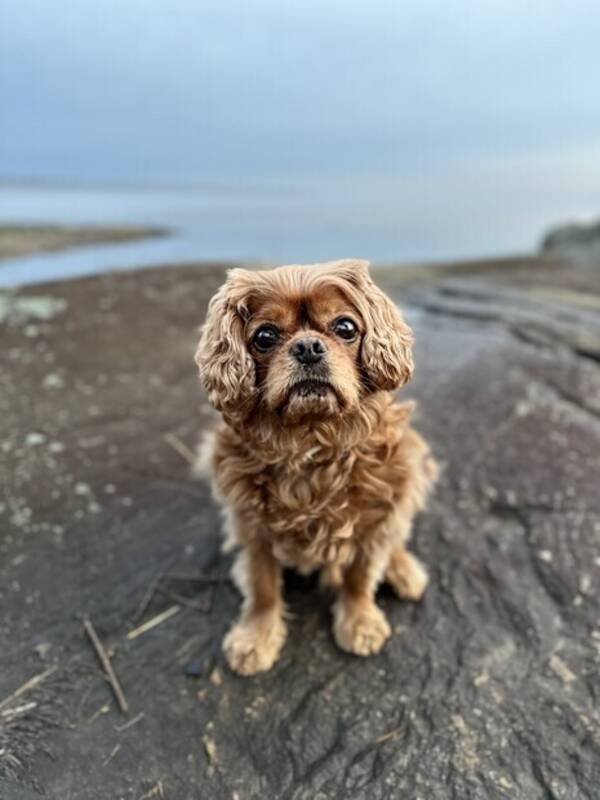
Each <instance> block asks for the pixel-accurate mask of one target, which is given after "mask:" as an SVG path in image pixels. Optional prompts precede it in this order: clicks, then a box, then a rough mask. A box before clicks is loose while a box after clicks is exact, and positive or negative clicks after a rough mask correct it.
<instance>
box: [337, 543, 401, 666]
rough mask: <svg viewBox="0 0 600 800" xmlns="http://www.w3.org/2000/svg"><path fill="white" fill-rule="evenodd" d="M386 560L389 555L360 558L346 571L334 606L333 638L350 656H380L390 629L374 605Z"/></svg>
mask: <svg viewBox="0 0 600 800" xmlns="http://www.w3.org/2000/svg"><path fill="white" fill-rule="evenodd" d="M386 561H387V553H383V552H382V553H378V554H376V555H370V556H368V555H367V554H366V553H360V554H359V555H357V557H356V558H355V560H354V561H353V563H352V564H351V565H350V567H349V568H348V569H347V570H346V571H345V572H344V575H343V579H342V586H341V588H340V590H339V593H338V596H337V599H336V601H335V604H334V606H333V635H334V637H335V640H336V642H337V643H338V645H339V646H340V647H341V648H342V650H346V651H348V652H349V653H355V654H356V655H357V656H368V655H371V654H372V653H378V652H379V651H380V650H381V648H382V647H383V645H384V644H385V641H386V639H387V638H388V637H389V636H390V634H391V629H390V626H389V623H388V621H387V619H386V618H385V615H384V613H383V611H382V610H381V609H380V608H379V607H378V606H377V605H376V603H375V591H376V589H377V584H378V583H379V580H380V578H381V574H382V572H383V569H384V567H385V563H386Z"/></svg>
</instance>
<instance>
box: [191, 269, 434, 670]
mask: <svg viewBox="0 0 600 800" xmlns="http://www.w3.org/2000/svg"><path fill="white" fill-rule="evenodd" d="M412 343H413V336H412V332H411V329H410V328H409V327H408V325H407V324H406V323H405V322H404V320H403V318H402V316H401V314H400V312H399V311H398V309H397V308H396V306H395V305H394V303H392V301H391V300H390V299H389V298H388V297H387V296H386V295H385V294H384V293H383V292H382V291H381V290H380V289H379V288H378V287H377V286H376V285H375V283H374V282H373V280H372V278H371V276H370V273H369V263H368V262H367V261H359V260H350V259H345V260H342V261H332V262H328V263H322V264H313V265H292V266H285V267H278V268H275V269H272V270H268V271H252V270H243V269H233V270H231V271H230V272H229V273H228V276H227V280H226V282H225V284H224V285H223V286H222V287H221V288H220V289H219V291H218V292H217V293H216V295H215V296H214V297H213V298H212V300H211V301H210V304H209V306H208V312H207V317H206V321H205V323H204V325H203V327H202V328H201V334H200V342H199V345H198V349H197V352H196V363H197V364H198V367H199V370H200V377H201V382H202V384H203V387H204V390H205V392H206V394H207V396H208V399H209V402H210V403H211V404H212V406H214V408H215V409H217V411H219V412H220V413H221V415H222V421H221V422H220V423H219V425H218V427H217V428H216V429H215V430H214V431H212V432H211V433H210V434H209V435H208V438H207V439H206V440H205V442H204V445H203V448H202V456H201V461H202V463H203V464H204V468H205V469H207V470H208V471H209V472H210V476H211V479H212V483H213V488H214V492H215V496H216V498H217V499H218V501H219V502H220V503H221V504H222V506H223V509H224V516H225V530H226V545H225V549H227V547H230V548H238V550H239V552H238V555H237V558H236V560H235V563H234V566H233V569H232V577H233V580H234V582H235V584H236V585H237V587H238V588H239V590H240V592H241V594H242V596H243V605H242V613H241V616H240V618H239V620H238V621H237V622H236V623H235V624H234V625H233V627H232V628H231V629H230V630H229V632H228V634H227V635H226V636H225V639H224V641H223V650H224V653H225V657H226V659H227V662H228V663H229V666H230V667H231V669H232V670H233V671H234V672H237V673H239V674H241V675H252V674H254V673H257V672H260V671H264V670H268V669H270V668H271V666H272V665H273V664H274V663H275V661H276V660H277V658H278V656H279V654H280V652H281V649H282V647H283V644H284V641H285V638H286V623H285V616H286V614H285V611H286V610H285V605H284V602H283V599H282V569H283V568H285V567H293V568H295V569H297V570H298V571H300V572H301V573H302V574H308V573H311V572H314V571H317V570H318V571H319V572H320V577H321V580H322V583H323V584H324V585H326V586H328V587H331V588H332V589H333V590H334V591H335V593H336V599H335V602H334V605H333V635H334V638H335V641H336V642H337V644H338V645H339V647H341V648H342V649H343V650H345V651H347V652H349V653H354V654H356V655H359V656H366V655H369V654H373V653H377V652H379V651H380V650H381V648H382V647H383V645H384V644H385V642H386V640H387V639H388V637H389V636H390V633H391V630H390V626H389V623H388V621H387V619H386V617H385V615H384V614H383V612H382V611H381V609H380V608H379V607H378V605H377V604H376V602H375V592H376V590H377V587H378V585H379V584H380V583H381V582H383V581H385V582H387V583H388V584H390V585H391V586H392V588H393V589H394V590H395V592H396V594H397V595H399V597H401V598H404V599H408V600H419V599H420V598H421V596H422V595H423V592H424V591H425V588H426V586H427V582H428V576H427V572H426V570H425V568H424V567H423V566H422V565H421V563H420V562H419V561H418V560H417V558H416V557H415V556H414V555H412V554H411V553H409V552H408V550H407V549H406V544H407V541H408V539H409V536H410V531H411V525H412V520H413V517H414V516H415V514H416V513H417V512H418V511H419V510H421V509H423V508H424V506H425V501H426V498H427V496H428V494H429V492H430V489H431V487H432V485H433V483H434V481H435V479H436V476H437V465H436V462H435V460H434V458H433V456H432V455H431V453H430V450H429V447H428V446H427V444H426V443H425V441H424V440H423V438H422V437H421V436H420V435H419V434H418V433H417V432H416V431H415V430H414V429H413V428H412V427H411V426H410V425H409V421H410V418H411V414H412V412H413V408H414V404H413V403H402V404H400V403H397V402H395V401H394V399H393V397H392V394H391V392H393V391H394V390H396V389H398V388H400V387H401V386H403V385H404V384H405V383H406V382H407V381H408V380H409V379H410V377H411V375H412V372H413V360H412Z"/></svg>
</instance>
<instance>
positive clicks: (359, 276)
mask: <svg viewBox="0 0 600 800" xmlns="http://www.w3.org/2000/svg"><path fill="white" fill-rule="evenodd" d="M336 269H337V270H339V271H341V272H342V273H344V278H345V279H346V280H347V281H348V282H349V283H350V284H351V285H352V286H353V287H356V290H357V291H356V295H357V300H356V304H357V305H358V307H359V311H360V312H361V313H362V315H363V318H364V321H365V325H366V332H365V335H364V337H363V342H362V351H361V354H362V365H363V369H364V371H365V375H366V377H367V380H368V383H369V384H370V385H371V386H372V387H373V388H374V389H379V390H386V391H392V390H394V389H398V388H400V386H404V384H405V383H407V381H409V380H410V378H411V376H412V372H413V360H412V343H413V334H412V331H411V329H410V328H409V326H408V325H407V324H406V322H404V320H403V319H402V315H401V314H400V311H399V310H398V308H397V307H396V305H395V304H394V303H393V302H392V301H391V300H390V299H389V297H387V296H386V295H385V294H384V293H383V292H382V291H381V289H379V287H378V286H376V285H375V283H373V280H372V278H371V276H370V274H369V262H368V261H354V260H349V259H348V260H346V261H340V262H337V263H336Z"/></svg>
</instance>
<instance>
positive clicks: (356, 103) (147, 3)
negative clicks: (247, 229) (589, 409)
mask: <svg viewBox="0 0 600 800" xmlns="http://www.w3.org/2000/svg"><path fill="white" fill-rule="evenodd" d="M599 42H600V3H598V2H597V0H594V2H589V1H588V0H577V2H574V1H573V0H570V1H569V2H566V1H565V0H544V1H543V2H529V3H523V2H522V1H519V2H516V1H515V0H485V2H481V1H479V2H464V1H462V0H456V2H447V0H419V1H418V2H412V1H411V0H408V1H407V2H400V1H399V0H395V1H394V2H384V1H382V0H373V1H372V2H365V0H359V1H357V0H345V2H337V0H335V1H333V2H327V0H320V1H319V2H315V0H305V1H304V2H294V0H291V1H290V2H281V0H253V2H247V0H246V1H245V2H236V1H235V0H234V1H233V2H232V1H228V0H220V1H219V2H214V1H213V0H206V1H203V0H169V2H165V0H144V1H143V2H142V0H103V2H97V0H95V1H94V2H93V3H92V2H90V1H89V0H20V1H19V2H16V1H15V0H4V2H3V3H2V4H1V7H0V177H3V178H7V177H11V176H13V177H28V178H38V179H47V178H69V179H77V180H83V181H102V180H133V181H136V180H142V181H158V182H160V181H163V182H169V181H173V182H180V181H184V182H195V181H196V182H211V181H212V182H219V181H238V182H244V181H249V182H251V181H253V180H262V179H277V178H280V177H282V176H293V175H296V176H307V175H321V176H322V175H332V176H348V175H356V176H370V175H383V176H390V175H392V176H393V175H399V176H403V177H405V178H406V180H410V179H411V176H414V175H418V176H419V177H420V178H421V179H425V178H426V177H427V176H428V175H435V173H436V170H451V171H452V172H453V174H456V175H460V174H461V171H462V170H463V169H464V170H465V173H468V174H471V173H473V171H474V170H475V172H477V169H479V168H481V169H484V170H487V171H488V172H489V171H490V170H491V171H492V172H493V171H494V170H496V172H497V173H498V179H499V180H502V174H503V165H504V164H506V165H509V167H510V168H511V169H512V170H513V171H514V170H516V172H517V173H518V170H519V164H526V165H528V166H527V168H528V169H529V168H530V166H531V164H532V163H533V164H534V165H537V167H536V168H535V169H536V170H537V172H536V174H538V175H539V176H541V177H542V178H543V175H544V174H545V171H546V170H549V171H550V172H551V173H552V172H553V171H554V172H555V173H556V174H557V175H558V174H560V175H562V176H563V177H564V180H566V181H569V180H571V181H580V180H581V181H583V182H584V183H585V182H586V181H588V182H589V181H591V182H592V183H593V187H592V188H593V189H594V191H596V190H597V189H598V186H599V181H600V177H598V176H599V175H600V170H599V169H596V168H600V102H599V100H600V89H599V88H598V87H599V86H600V46H599ZM594 170H595V171H594ZM590 172H591V173H592V175H590V174H589V173H590ZM594 175H595V176H596V177H593V176H594ZM561 180H562V178H561Z"/></svg>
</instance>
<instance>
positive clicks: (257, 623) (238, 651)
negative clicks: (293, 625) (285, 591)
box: [223, 615, 286, 675]
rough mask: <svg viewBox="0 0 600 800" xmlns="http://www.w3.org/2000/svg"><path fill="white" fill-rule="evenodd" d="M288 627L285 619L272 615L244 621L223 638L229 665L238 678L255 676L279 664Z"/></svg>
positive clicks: (224, 650)
mask: <svg viewBox="0 0 600 800" xmlns="http://www.w3.org/2000/svg"><path fill="white" fill-rule="evenodd" d="M285 636H286V627H285V624H284V622H283V620H282V619H281V617H279V616H277V617H274V616H272V615H269V616H268V617H267V618H265V617H254V618H250V619H246V620H240V621H239V622H238V623H236V624H235V625H234V626H233V628H232V629H231V630H230V631H229V633H228V634H227V636H225V638H224V639H223V652H224V653H225V658H226V659H227V663H228V664H229V666H230V667H231V669H232V670H233V671H234V672H237V673H238V675H255V674H256V673H257V672H265V671H266V670H268V669H271V667H272V666H273V664H274V663H275V662H276V661H277V658H278V657H279V653H280V652H281V648H282V647H283V643H284V642H285Z"/></svg>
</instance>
